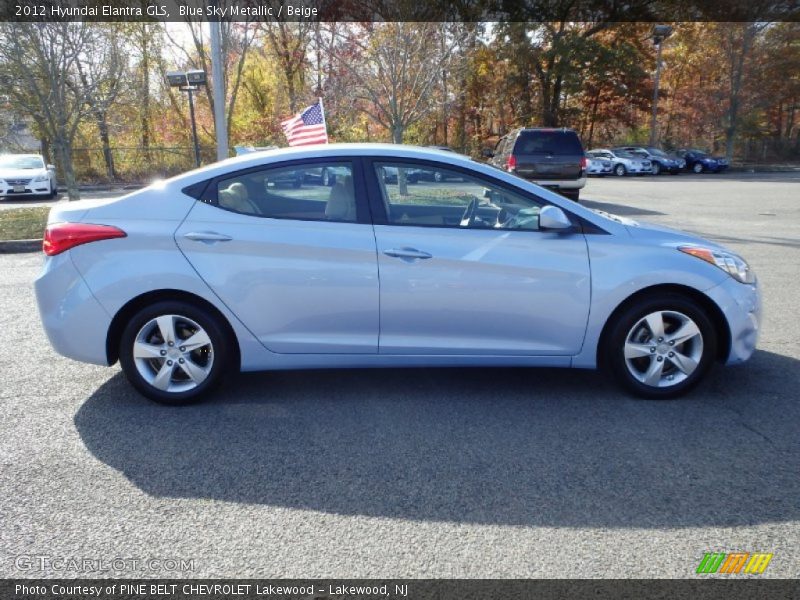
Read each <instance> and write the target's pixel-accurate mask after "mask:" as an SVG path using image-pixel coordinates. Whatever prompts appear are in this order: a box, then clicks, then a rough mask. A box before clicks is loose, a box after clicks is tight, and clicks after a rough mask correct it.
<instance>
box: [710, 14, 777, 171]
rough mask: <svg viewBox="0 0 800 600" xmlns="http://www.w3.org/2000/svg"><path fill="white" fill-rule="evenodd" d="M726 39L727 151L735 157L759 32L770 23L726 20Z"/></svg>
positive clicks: (726, 152)
mask: <svg viewBox="0 0 800 600" xmlns="http://www.w3.org/2000/svg"><path fill="white" fill-rule="evenodd" d="M721 26H722V27H723V35H722V42H723V48H724V53H725V58H726V66H727V68H728V73H727V76H728V109H727V115H726V116H727V119H726V121H727V123H726V127H725V155H726V156H727V157H728V159H729V160H730V159H731V158H733V144H734V141H735V138H736V133H737V130H738V127H739V119H740V109H741V103H742V86H743V84H744V81H745V76H746V71H747V70H748V67H749V59H750V56H751V54H752V51H753V46H754V45H755V41H756V38H757V36H758V35H759V34H760V33H761V32H762V31H763V30H764V28H765V27H766V26H767V23H725V24H721Z"/></svg>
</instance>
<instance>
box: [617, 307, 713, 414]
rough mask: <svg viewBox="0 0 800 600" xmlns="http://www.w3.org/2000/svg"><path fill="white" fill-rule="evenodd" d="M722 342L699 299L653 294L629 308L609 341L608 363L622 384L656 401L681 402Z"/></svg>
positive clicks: (618, 319)
mask: <svg viewBox="0 0 800 600" xmlns="http://www.w3.org/2000/svg"><path fill="white" fill-rule="evenodd" d="M716 353H717V339H716V333H715V330H714V326H713V324H712V323H711V320H710V319H709V318H708V316H707V315H706V314H705V312H704V311H703V309H702V307H701V306H699V305H698V304H697V303H696V302H694V301H693V300H691V299H689V298H687V297H684V296H680V295H671V294H668V295H661V296H651V297H648V298H645V299H644V300H642V301H639V302H636V303H634V304H632V305H631V306H629V307H628V308H627V309H625V310H623V312H622V313H621V314H619V315H618V316H617V317H616V318H615V320H614V322H613V323H611V329H610V330H609V335H608V336H607V338H606V342H605V348H604V357H603V358H604V361H605V362H606V364H607V365H608V366H609V368H610V370H611V373H612V374H613V375H614V377H615V378H616V379H617V381H618V382H619V383H620V384H622V386H623V387H624V388H625V389H627V390H628V391H630V392H632V393H633V394H635V395H637V396H640V397H643V398H652V399H667V398H675V397H676V396H680V395H681V394H684V393H686V392H687V391H689V390H690V389H691V388H692V387H694V386H695V385H697V383H699V382H700V380H701V379H702V378H703V376H704V375H705V374H706V373H707V372H708V370H709V368H710V367H711V365H712V363H713V361H714V357H715V356H716Z"/></svg>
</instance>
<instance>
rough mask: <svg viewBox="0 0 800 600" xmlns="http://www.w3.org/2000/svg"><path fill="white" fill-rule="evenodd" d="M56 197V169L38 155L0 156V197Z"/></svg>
mask: <svg viewBox="0 0 800 600" xmlns="http://www.w3.org/2000/svg"><path fill="white" fill-rule="evenodd" d="M55 195H56V168H55V166H53V165H48V164H46V163H45V162H44V159H43V158H42V157H41V155H39V154H2V155H0V197H4V196H5V197H12V196H45V197H47V198H53V197H54V196H55Z"/></svg>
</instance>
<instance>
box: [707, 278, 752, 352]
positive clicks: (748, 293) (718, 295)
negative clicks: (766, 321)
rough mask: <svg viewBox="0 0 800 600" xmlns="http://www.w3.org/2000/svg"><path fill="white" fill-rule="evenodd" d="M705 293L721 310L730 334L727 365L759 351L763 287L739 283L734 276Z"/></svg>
mask: <svg viewBox="0 0 800 600" xmlns="http://www.w3.org/2000/svg"><path fill="white" fill-rule="evenodd" d="M706 294H707V295H708V296H709V297H710V298H711V299H712V300H714V302H716V303H717V306H719V307H720V308H721V309H722V313H723V315H725V320H726V321H727V322H728V329H729V330H730V334H731V347H730V352H729V353H728V356H727V357H726V359H725V364H728V365H732V364H737V363H742V362H745V361H746V360H748V359H749V358H750V357H751V356H752V355H753V353H754V352H755V350H756V344H758V337H759V335H760V333H761V318H762V306H763V305H762V300H761V288H760V287H759V285H758V282H756V283H755V284H753V285H747V284H743V283H739V282H738V281H736V280H734V279H733V278H732V277H729V278H728V279H727V280H726V281H724V282H722V283H721V284H719V285H718V286H716V287H713V288H711V289H710V290H708V291H706Z"/></svg>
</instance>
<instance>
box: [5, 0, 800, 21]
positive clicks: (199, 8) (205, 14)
mask: <svg viewBox="0 0 800 600" xmlns="http://www.w3.org/2000/svg"><path fill="white" fill-rule="evenodd" d="M223 10H224V11H225V12H223ZM186 20H194V21H217V20H223V21H239V22H247V21H270V20H272V21H275V20H284V21H323V22H325V21H357V22H363V21H427V22H440V21H453V22H478V21H538V22H542V21H592V22H596V21H603V22H634V21H637V22H657V21H660V22H676V21H729V22H730V21H739V22H756V21H794V22H796V21H798V20H800V6H798V2H797V1H796V0H426V1H425V2H419V1H414V0H402V1H400V0H348V1H346V2H345V1H342V0H302V1H301V0H258V1H257V2H254V1H253V0H231V1H230V2H226V3H224V4H222V5H221V6H217V5H216V4H215V3H213V2H208V1H207V0H185V1H178V0H113V1H112V0H0V21H106V22H111V21H164V22H166V21H173V22H176V21H178V22H179V21H186Z"/></svg>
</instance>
